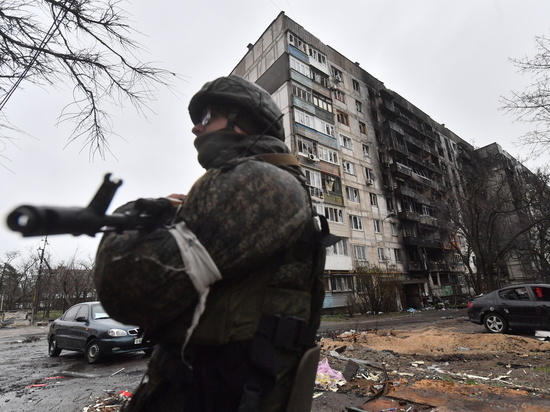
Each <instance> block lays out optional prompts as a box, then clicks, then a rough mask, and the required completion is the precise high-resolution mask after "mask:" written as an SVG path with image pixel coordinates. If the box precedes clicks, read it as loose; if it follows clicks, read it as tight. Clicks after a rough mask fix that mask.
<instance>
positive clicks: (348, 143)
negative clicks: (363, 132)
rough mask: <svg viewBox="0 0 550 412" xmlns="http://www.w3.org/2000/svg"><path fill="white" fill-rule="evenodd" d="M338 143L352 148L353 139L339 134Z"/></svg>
mask: <svg viewBox="0 0 550 412" xmlns="http://www.w3.org/2000/svg"><path fill="white" fill-rule="evenodd" d="M340 144H341V145H342V147H345V148H346V149H349V150H353V140H351V137H348V136H345V135H343V134H340Z"/></svg>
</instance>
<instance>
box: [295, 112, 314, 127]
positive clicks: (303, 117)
mask: <svg viewBox="0 0 550 412" xmlns="http://www.w3.org/2000/svg"><path fill="white" fill-rule="evenodd" d="M294 120H295V121H296V123H300V124H303V125H304V126H307V127H311V128H314V127H315V120H314V118H313V116H311V115H310V114H307V113H305V112H303V111H301V110H297V109H294Z"/></svg>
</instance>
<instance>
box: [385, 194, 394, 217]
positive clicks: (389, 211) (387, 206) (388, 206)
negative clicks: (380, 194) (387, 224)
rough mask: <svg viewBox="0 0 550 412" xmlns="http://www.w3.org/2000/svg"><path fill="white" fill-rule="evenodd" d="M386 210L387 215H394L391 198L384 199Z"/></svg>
mask: <svg viewBox="0 0 550 412" xmlns="http://www.w3.org/2000/svg"><path fill="white" fill-rule="evenodd" d="M386 209H387V210H388V213H395V212H394V211H395V207H393V200H392V198H391V197H387V198H386Z"/></svg>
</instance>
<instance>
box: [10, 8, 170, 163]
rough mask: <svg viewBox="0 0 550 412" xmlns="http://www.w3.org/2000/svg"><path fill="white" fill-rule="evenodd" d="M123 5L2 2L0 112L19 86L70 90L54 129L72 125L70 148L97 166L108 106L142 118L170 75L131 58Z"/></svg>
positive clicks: (108, 127)
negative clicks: (127, 108)
mask: <svg viewBox="0 0 550 412" xmlns="http://www.w3.org/2000/svg"><path fill="white" fill-rule="evenodd" d="M121 3H122V2H121V0H36V1H34V2H27V1H25V0H0V111H1V110H2V109H3V107H4V106H5V105H6V104H7V101H8V100H9V97H10V96H11V93H13V91H14V90H15V89H16V88H17V86H18V84H19V82H20V81H22V80H24V81H26V82H31V83H33V84H37V85H48V86H52V85H58V84H61V85H65V84H72V85H73V97H74V99H73V101H72V102H71V103H69V104H67V105H66V106H65V108H64V109H63V112H62V113H61V115H60V117H59V121H61V122H63V121H71V122H74V124H75V127H74V130H73V133H72V135H71V136H70V137H69V139H68V140H69V143H70V142H74V141H76V140H83V143H84V147H88V149H89V151H90V156H91V157H93V156H94V155H95V154H99V155H100V156H101V157H102V158H103V157H104V156H105V153H106V151H109V147H108V141H109V138H110V137H111V136H112V134H113V132H112V122H111V115H110V113H109V107H110V105H111V104H114V105H117V106H123V105H124V104H125V103H127V102H129V103H131V105H132V106H133V107H134V108H135V109H136V110H137V111H138V112H139V113H140V114H144V110H146V109H147V103H148V102H149V101H151V100H153V99H154V98H155V95H156V93H157V91H158V88H159V87H170V85H171V81H172V79H173V77H174V76H176V75H175V74H174V73H171V72H169V71H167V70H164V69H160V68H157V67H155V66H154V65H153V64H151V63H144V62H141V61H140V60H139V58H137V57H136V54H135V53H136V52H137V51H140V50H141V46H140V45H139V43H137V42H136V41H135V40H133V36H134V35H136V34H137V32H135V31H134V30H133V29H132V28H131V27H130V25H129V23H128V17H127V15H126V13H125V12H124V10H123V9H122V7H121ZM0 138H6V136H1V135H0Z"/></svg>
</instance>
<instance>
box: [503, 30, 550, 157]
mask: <svg viewBox="0 0 550 412" xmlns="http://www.w3.org/2000/svg"><path fill="white" fill-rule="evenodd" d="M535 42H536V48H537V50H538V53H537V54H536V55H535V56H534V57H532V58H529V57H527V56H526V57H524V58H522V59H510V61H511V62H512V63H513V64H514V65H515V66H516V67H517V68H518V71H519V72H520V73H521V74H523V75H528V76H530V77H531V78H532V79H533V83H532V84H531V85H530V86H528V87H527V89H526V90H524V91H519V92H518V91H516V92H512V93H511V97H504V96H501V98H500V101H501V104H502V107H501V109H502V110H504V111H505V112H507V113H509V114H511V115H512V116H513V117H514V119H515V120H516V121H520V122H526V123H532V124H533V125H534V130H532V131H530V132H529V133H527V134H525V135H524V136H522V137H521V138H520V141H521V143H522V144H523V145H525V146H527V147H528V148H529V149H530V152H531V155H532V156H534V157H535V158H536V157H540V156H541V155H543V154H544V153H546V152H548V151H549V150H550V38H548V37H544V36H540V37H535Z"/></svg>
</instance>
